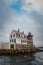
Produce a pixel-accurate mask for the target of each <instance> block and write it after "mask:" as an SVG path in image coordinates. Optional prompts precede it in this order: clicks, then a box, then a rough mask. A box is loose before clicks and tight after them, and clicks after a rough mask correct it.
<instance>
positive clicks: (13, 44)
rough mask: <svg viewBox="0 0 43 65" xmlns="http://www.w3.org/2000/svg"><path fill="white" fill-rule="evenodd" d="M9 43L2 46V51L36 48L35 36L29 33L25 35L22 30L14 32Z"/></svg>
mask: <svg viewBox="0 0 43 65" xmlns="http://www.w3.org/2000/svg"><path fill="white" fill-rule="evenodd" d="M9 40H10V42H9V43H5V44H1V48H2V49H15V50H16V49H22V48H27V47H28V48H30V47H34V45H33V35H32V34H31V33H30V32H29V33H28V35H25V34H24V32H20V30H19V29H18V30H12V32H11V33H10V36H9Z"/></svg>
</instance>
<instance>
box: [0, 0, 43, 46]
mask: <svg viewBox="0 0 43 65" xmlns="http://www.w3.org/2000/svg"><path fill="white" fill-rule="evenodd" d="M18 28H19V29H20V30H21V31H24V32H25V34H27V33H28V32H31V33H32V34H33V39H34V44H35V45H36V46H43V0H0V43H1V42H9V35H10V32H11V31H12V30H13V29H16V30H17V29H18Z"/></svg>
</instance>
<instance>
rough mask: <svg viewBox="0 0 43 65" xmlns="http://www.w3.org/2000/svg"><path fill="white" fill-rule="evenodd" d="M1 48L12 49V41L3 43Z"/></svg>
mask: <svg viewBox="0 0 43 65" xmlns="http://www.w3.org/2000/svg"><path fill="white" fill-rule="evenodd" d="M1 49H10V43H5V44H1Z"/></svg>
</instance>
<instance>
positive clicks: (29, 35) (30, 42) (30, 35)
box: [27, 32, 33, 45]
mask: <svg viewBox="0 0 43 65" xmlns="http://www.w3.org/2000/svg"><path fill="white" fill-rule="evenodd" d="M27 39H28V40H29V44H30V45H33V35H32V34H31V32H29V33H28V35H27Z"/></svg>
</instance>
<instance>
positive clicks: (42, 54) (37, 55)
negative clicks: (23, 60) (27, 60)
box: [35, 52, 43, 62]
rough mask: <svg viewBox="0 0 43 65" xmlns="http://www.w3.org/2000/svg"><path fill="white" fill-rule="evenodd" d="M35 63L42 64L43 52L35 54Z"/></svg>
mask: <svg viewBox="0 0 43 65" xmlns="http://www.w3.org/2000/svg"><path fill="white" fill-rule="evenodd" d="M35 56H36V61H39V62H43V52H39V53H36V55H35Z"/></svg>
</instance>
